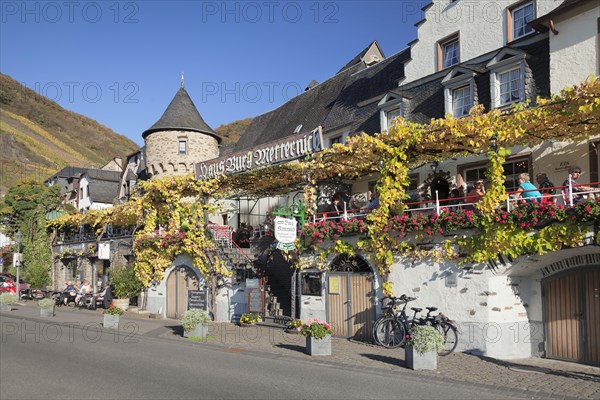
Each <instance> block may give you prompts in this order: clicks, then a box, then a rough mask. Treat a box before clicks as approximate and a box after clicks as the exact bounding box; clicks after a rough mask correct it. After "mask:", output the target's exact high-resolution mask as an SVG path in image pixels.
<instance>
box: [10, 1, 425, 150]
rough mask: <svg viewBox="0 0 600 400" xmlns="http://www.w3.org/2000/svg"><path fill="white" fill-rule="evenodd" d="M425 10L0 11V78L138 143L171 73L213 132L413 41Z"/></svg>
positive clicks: (280, 6)
mask: <svg viewBox="0 0 600 400" xmlns="http://www.w3.org/2000/svg"><path fill="white" fill-rule="evenodd" d="M426 3H427V1H319V2H317V1H236V2H233V1H232V2H223V1H204V2H200V1H197V2H196V1H171V2H167V1H122V2H117V1H70V2H65V1H62V0H61V1H28V2H23V1H6V0H3V1H2V2H0V7H1V8H0V20H1V26H0V70H1V72H2V73H4V74H7V75H10V76H11V77H13V78H14V79H16V80H17V81H19V82H21V83H23V84H25V85H26V86H28V87H29V88H31V89H33V90H35V91H36V92H38V93H40V94H43V95H45V96H47V97H49V98H50V99H52V100H55V101H57V102H58V103H59V104H60V105H61V106H63V107H65V108H66V109H68V110H71V111H75V112H78V113H81V114H83V115H86V116H88V117H90V118H93V119H95V120H97V121H98V122H100V123H102V124H104V125H106V126H108V127H110V128H111V129H113V130H115V131H116V132H118V133H120V134H123V135H125V136H127V137H129V138H130V139H132V140H134V141H135V142H136V143H138V144H140V145H141V144H142V143H143V140H142V138H141V133H142V132H143V131H144V130H145V129H147V128H149V127H150V126H151V125H152V124H154V123H155V122H156V121H157V120H158V119H159V118H160V116H161V115H162V113H163V111H164V110H165V108H166V107H167V105H168V104H169V102H170V101H171V99H172V98H173V96H174V95H175V93H176V92H177V90H178V88H179V85H180V80H181V72H182V71H183V72H184V75H185V87H186V89H187V91H188V93H189V94H190V95H191V97H192V99H193V100H194V103H195V104H196V107H197V108H198V110H199V111H200V113H201V114H202V116H203V117H204V119H205V120H206V122H207V123H208V124H209V125H210V126H212V127H213V128H215V129H216V128H217V127H218V126H220V125H221V124H225V123H228V122H232V121H235V120H238V119H242V118H247V117H253V116H256V115H260V114H262V113H265V112H267V111H269V110H272V109H274V108H276V107H278V106H279V105H281V104H283V103H285V101H287V100H289V99H290V98H292V97H294V96H295V95H297V94H298V93H299V92H300V91H302V90H303V89H304V88H305V87H306V85H307V84H308V83H309V82H310V81H311V80H313V79H315V80H317V81H319V82H323V81H324V80H326V79H327V78H329V77H331V76H332V75H334V74H335V73H336V72H337V71H338V70H339V69H340V68H341V67H342V66H343V65H345V64H346V63H347V62H348V61H349V60H350V59H352V58H353V57H354V56H355V55H356V54H358V53H359V52H360V51H361V50H363V49H364V48H365V47H366V46H367V45H368V44H369V43H371V42H372V41H373V40H378V41H379V44H380V45H381V47H382V49H383V51H384V53H385V55H386V56H389V55H392V54H395V53H397V52H398V51H401V50H402V49H404V48H406V44H407V43H408V42H409V41H411V40H413V39H414V38H415V37H416V28H415V27H414V26H413V24H414V23H415V22H417V21H418V20H419V19H421V11H420V7H421V6H423V5H424V4H426Z"/></svg>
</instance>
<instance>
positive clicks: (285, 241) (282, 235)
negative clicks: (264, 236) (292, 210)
mask: <svg viewBox="0 0 600 400" xmlns="http://www.w3.org/2000/svg"><path fill="white" fill-rule="evenodd" d="M297 225H298V221H296V219H294V218H284V217H275V227H274V230H275V239H277V242H278V243H277V248H278V249H280V250H293V249H294V248H295V245H294V242H295V240H296V237H297Z"/></svg>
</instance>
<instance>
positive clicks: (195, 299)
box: [188, 290, 207, 311]
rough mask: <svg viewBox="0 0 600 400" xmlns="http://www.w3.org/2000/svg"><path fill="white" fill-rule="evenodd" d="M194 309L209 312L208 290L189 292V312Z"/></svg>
mask: <svg viewBox="0 0 600 400" xmlns="http://www.w3.org/2000/svg"><path fill="white" fill-rule="evenodd" d="M192 308H196V309H200V310H205V311H206V310H207V307H206V290H188V310H191V309H192Z"/></svg>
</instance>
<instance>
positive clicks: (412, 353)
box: [404, 346, 438, 370]
mask: <svg viewBox="0 0 600 400" xmlns="http://www.w3.org/2000/svg"><path fill="white" fill-rule="evenodd" d="M437 358H438V355H437V353H436V352H435V351H429V352H427V353H424V354H421V353H419V352H418V351H416V350H415V349H414V347H412V346H410V347H406V348H405V349H404V360H405V361H406V367H407V368H410V369H414V370H421V369H437Z"/></svg>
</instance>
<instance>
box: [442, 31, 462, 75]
mask: <svg viewBox="0 0 600 400" xmlns="http://www.w3.org/2000/svg"><path fill="white" fill-rule="evenodd" d="M437 47H438V50H437V51H438V66H437V67H438V71H439V70H442V69H445V68H448V67H451V66H453V65H456V64H458V63H459V62H460V41H459V37H458V32H456V33H454V34H452V35H450V36H448V37H446V38H444V39H442V40H440V41H439V42H438V46H437Z"/></svg>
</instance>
